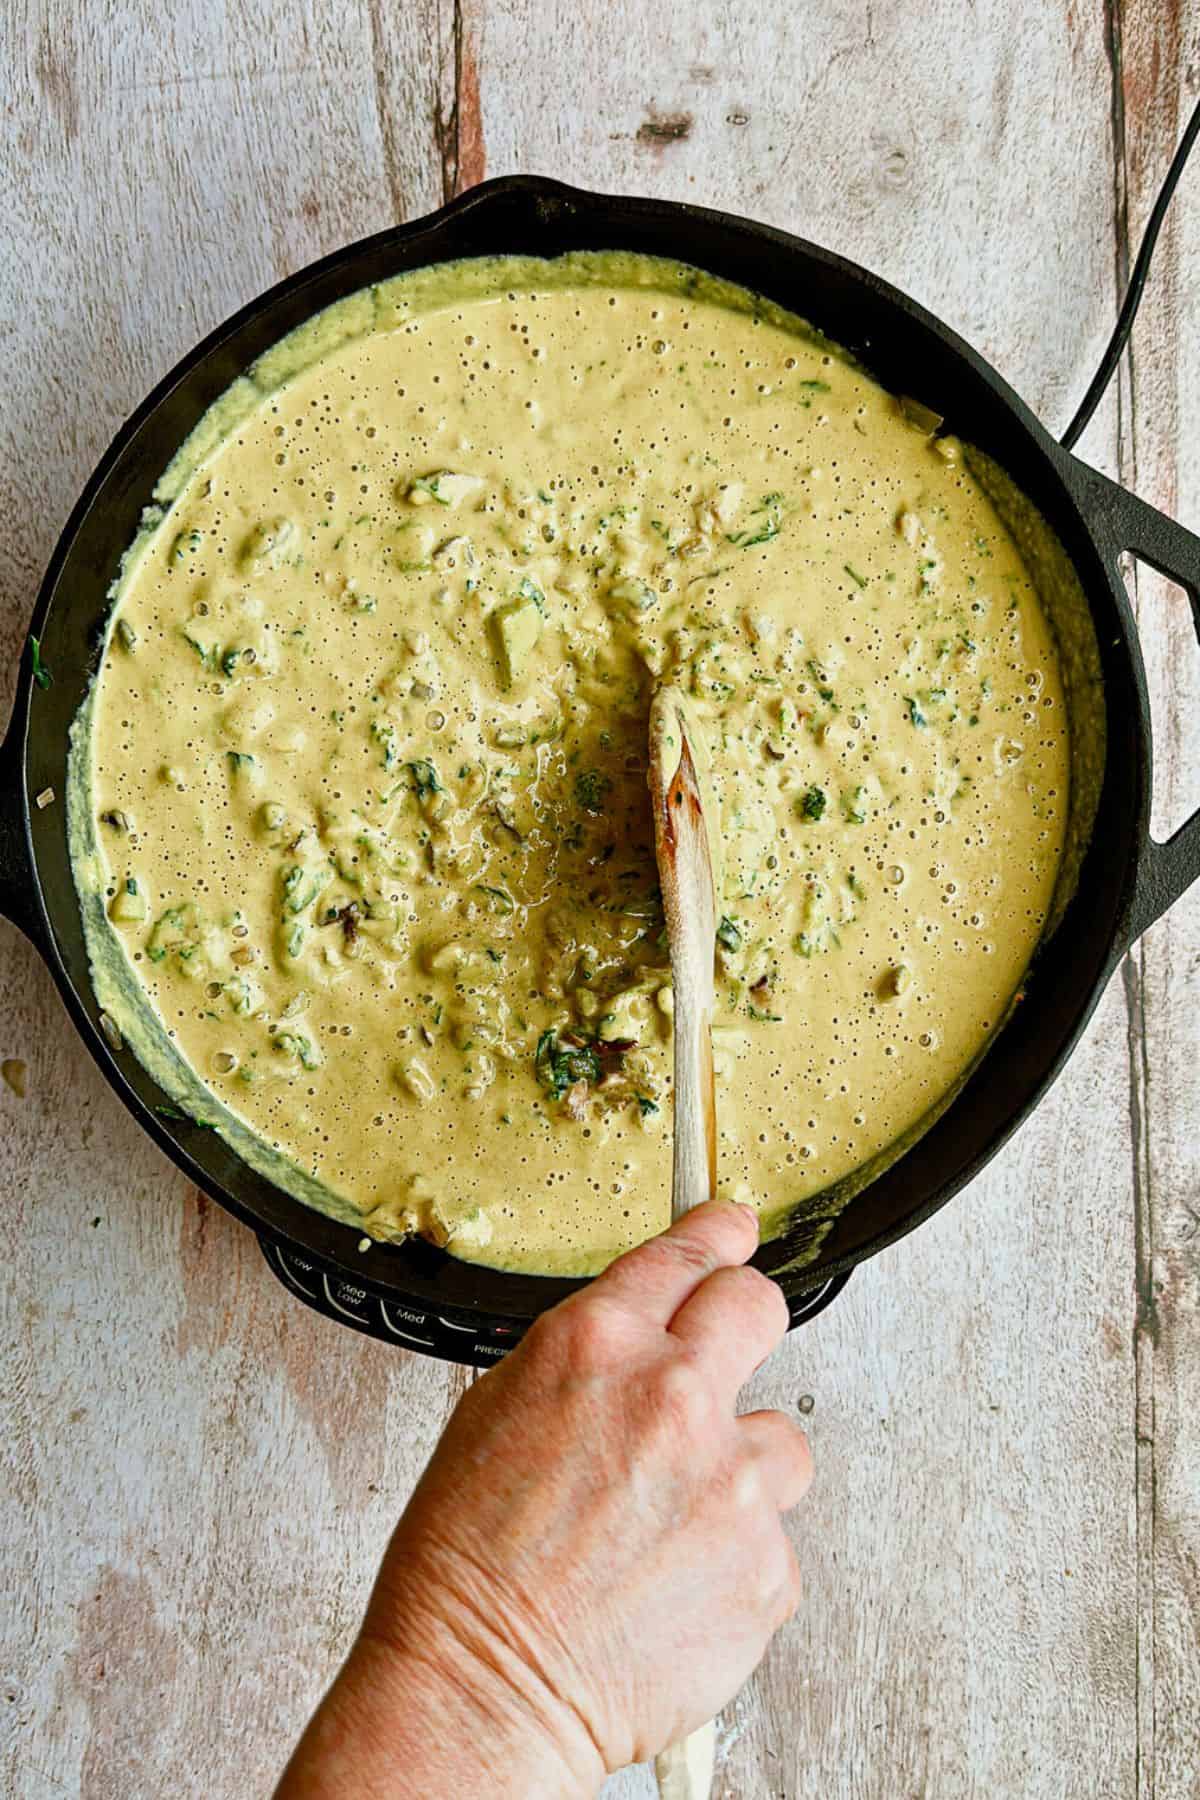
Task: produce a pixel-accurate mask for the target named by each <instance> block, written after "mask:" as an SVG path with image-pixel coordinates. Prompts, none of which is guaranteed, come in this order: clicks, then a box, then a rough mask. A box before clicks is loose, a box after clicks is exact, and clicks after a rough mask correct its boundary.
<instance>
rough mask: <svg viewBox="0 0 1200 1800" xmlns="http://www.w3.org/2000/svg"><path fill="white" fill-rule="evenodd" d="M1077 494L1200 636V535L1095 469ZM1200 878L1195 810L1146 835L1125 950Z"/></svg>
mask: <svg viewBox="0 0 1200 1800" xmlns="http://www.w3.org/2000/svg"><path fill="white" fill-rule="evenodd" d="M1083 474H1084V484H1083V487H1084V491H1083V495H1082V498H1083V499H1084V501H1085V504H1086V505H1087V508H1088V511H1089V513H1090V516H1091V520H1092V523H1093V525H1094V526H1095V527H1096V528H1097V531H1098V534H1099V536H1100V538H1101V542H1102V543H1103V542H1106V544H1107V549H1108V554H1109V556H1110V558H1111V560H1112V561H1113V563H1114V564H1115V563H1116V560H1117V557H1118V556H1119V555H1120V554H1121V552H1122V551H1123V550H1130V551H1132V552H1133V554H1134V555H1135V556H1137V557H1140V558H1141V560H1142V561H1143V562H1147V563H1149V564H1150V567H1151V568H1152V569H1157V570H1158V572H1159V574H1160V575H1165V576H1166V577H1167V579H1168V581H1174V582H1177V583H1178V584H1179V586H1180V587H1181V588H1182V589H1183V590H1184V592H1185V593H1186V595H1187V597H1188V599H1189V600H1190V602H1191V606H1192V621H1193V623H1194V624H1195V627H1196V636H1197V639H1200V537H1196V536H1195V535H1194V534H1193V533H1192V532H1190V531H1185V530H1184V528H1183V526H1182V525H1177V524H1176V523H1175V521H1174V519H1168V518H1167V516H1166V514H1165V513H1160V512H1159V511H1158V510H1157V508H1156V507H1153V506H1148V505H1147V504H1146V502H1145V501H1144V500H1139V499H1138V497H1137V495H1136V494H1131V493H1129V492H1128V491H1127V490H1126V489H1125V488H1123V487H1118V485H1117V483H1116V482H1115V481H1110V480H1109V479H1108V477H1107V476H1106V475H1101V474H1100V473H1099V472H1098V471H1097V470H1095V469H1085V470H1084V471H1083ZM1197 877H1200V810H1197V811H1196V812H1194V813H1193V814H1192V816H1191V818H1190V819H1188V820H1186V821H1185V822H1184V824H1182V825H1181V826H1180V827H1179V830H1178V831H1176V832H1175V833H1174V835H1173V836H1171V837H1169V838H1168V839H1167V840H1166V842H1165V843H1162V844H1160V843H1158V842H1157V841H1156V840H1155V839H1154V838H1152V837H1151V836H1150V835H1149V833H1147V834H1146V836H1145V837H1144V838H1143V839H1142V842H1141V844H1140V845H1139V846H1138V852H1137V869H1136V872H1135V875H1134V888H1133V903H1132V905H1131V907H1130V911H1129V921H1128V924H1127V925H1126V927H1125V930H1124V933H1123V934H1122V935H1123V939H1124V943H1123V948H1124V949H1126V950H1128V949H1129V947H1130V945H1131V944H1134V943H1135V942H1136V941H1137V939H1138V938H1140V937H1141V935H1142V933H1143V931H1145V930H1146V928H1147V926H1150V925H1153V923H1154V921H1155V919H1158V918H1161V917H1162V915H1163V913H1165V912H1166V910H1167V908H1168V907H1169V906H1173V905H1174V904H1175V902H1176V900H1178V899H1179V897H1180V895H1181V894H1183V893H1184V892H1185V891H1186V890H1187V889H1188V888H1189V887H1191V885H1192V883H1193V881H1195V880H1196V879H1197Z"/></svg>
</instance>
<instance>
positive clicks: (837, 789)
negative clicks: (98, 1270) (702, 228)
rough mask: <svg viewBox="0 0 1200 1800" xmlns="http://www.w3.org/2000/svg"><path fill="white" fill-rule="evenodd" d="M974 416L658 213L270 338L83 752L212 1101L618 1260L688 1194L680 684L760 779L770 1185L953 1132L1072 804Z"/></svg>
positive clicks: (754, 960)
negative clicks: (680, 1095)
mask: <svg viewBox="0 0 1200 1800" xmlns="http://www.w3.org/2000/svg"><path fill="white" fill-rule="evenodd" d="M937 425H938V421H937V420H935V419H933V418H932V417H931V416H930V415H929V414H928V413H926V412H925V411H924V409H923V408H921V407H919V406H914V405H912V404H911V403H908V402H905V401H903V400H897V399H895V398H893V397H892V396H890V395H888V394H887V393H885V392H883V391H882V389H881V388H879V387H878V386H877V385H876V384H875V383H874V382H873V381H871V380H870V379H869V378H868V377H867V376H866V375H865V374H863V373H862V372H860V371H859V370H858V369H857V368H856V367H855V366H854V365H853V364H852V363H851V362H850V360H849V359H847V358H846V357H844V356H842V355H841V354H839V352H838V351H837V350H836V349H835V348H834V347H833V346H831V345H829V344H828V343H826V342H825V341H824V340H822V339H819V338H818V337H816V336H815V335H814V334H813V333H812V332H810V331H809V330H808V329H807V328H806V327H804V326H803V325H802V324H801V323H800V322H799V321H798V320H795V319H793V318H790V317H789V316H787V315H784V314H781V313H778V312H776V311H774V310H773V309H771V308H768V307H767V306H766V305H765V304H763V303H760V302H757V301H755V300H754V299H753V297H752V296H750V295H748V294H746V293H744V292H742V291H740V290H737V289H732V288H727V287H722V286H720V285H718V284H717V283H715V282H714V281H711V280H709V279H708V278H706V277H701V276H699V275H698V274H697V272H696V271H694V270H688V269H685V268H682V267H680V266H678V265H675V264H669V263H665V262H659V261H655V260H652V259H646V258H635V257H626V256H616V255H608V256H599V255H581V256H577V257H574V258H571V259H564V260H562V261H559V262H554V263H547V262H536V261H532V260H528V259H522V260H520V261H517V260H512V261H510V260H507V259H504V260H496V261H488V262H486V263H478V262H475V263H469V264H460V265H456V266H455V265H451V266H448V267H443V268H442V269H440V270H437V271H426V272H424V273H423V274H422V275H421V276H420V277H415V276H414V277H404V278H400V279H398V280H396V281H395V282H392V283H390V284H388V285H387V286H386V287H384V288H380V289H375V290H371V291H370V292H368V293H364V294H360V295H356V296H354V297H353V298H352V299H351V300H349V301H346V302H343V303H342V305H341V306H340V307H338V308H336V309H334V311H333V312H332V313H327V314H324V315H322V316H321V317H320V318H318V319H317V320H316V321H314V323H313V325H311V326H310V327H308V328H306V329H305V331H304V332H302V333H300V334H298V335H297V336H296V337H295V338H294V339H293V340H288V341H287V342H286V343H285V344H284V345H283V346H280V347H279V348H278V349H277V350H276V351H275V352H272V353H271V355H270V356H269V357H268V358H265V359H264V360H263V362H262V363H261V364H260V365H259V367H258V368H257V370H255V371H252V376H251V379H249V380H247V381H245V382H242V383H240V384H239V385H238V387H237V388H236V389H235V390H232V391H231V394H230V395H229V396H228V397H227V400H226V402H223V403H222V404H221V405H219V406H218V408H217V409H215V410H214V412H213V414H212V415H210V417H209V419H208V420H207V421H206V422H205V423H204V425H203V426H202V427H201V428H200V430H199V431H198V432H197V434H195V437H194V439H193V441H192V442H191V444H190V445H189V446H187V447H186V448H185V451H184V452H183V453H181V457H180V459H178V461H177V464H176V465H173V468H172V470H171V471H169V472H168V476H167V477H166V478H164V483H163V487H162V496H163V505H162V507H161V508H160V509H159V510H158V511H156V512H155V514H153V515H152V516H150V517H149V518H148V520H147V523H146V528H145V530H144V531H143V533H142V534H141V536H140V537H139V539H138V542H137V543H136V544H135V545H134V546H133V548H132V549H131V551H130V553H129V555H128V556H127V558H126V561H125V565H124V568H123V571H122V576H121V579H120V582H119V584H118V587H117V590H116V600H115V606H114V610H113V616H112V619H111V621H110V626H109V632H108V638H107V642H106V647H105V651H104V655H103V659H102V663H101V667H100V670H99V674H98V677H97V680H96V683H95V686H94V688H93V692H92V695H91V697H90V699H89V701H88V705H87V707H86V709H85V714H84V715H83V716H82V717H81V721H80V727H79V729H77V733H76V745H75V756H76V759H77V761H78V762H79V763H80V766H81V772H82V775H83V787H82V791H83V792H84V794H85V796H86V801H85V805H84V808H83V811H84V813H85V815H86V816H85V817H84V818H83V819H82V822H81V823H80V822H79V821H76V825H75V826H73V829H75V830H76V841H77V857H76V862H77V876H78V880H79V885H80V889H81V894H85V895H86V894H88V893H90V894H92V896H93V897H94V898H95V899H96V900H97V901H98V902H102V904H103V911H102V912H101V913H100V915H99V916H100V920H101V924H102V925H103V930H102V931H99V932H98V931H96V930H93V932H92V953H93V959H94V961H95V962H96V963H97V965H98V966H99V965H100V964H103V963H104V962H105V959H108V962H109V965H110V967H113V966H116V964H117V963H119V964H120V968H121V972H122V978H123V979H127V978H130V977H131V978H132V986H133V987H134V988H136V989H137V991H138V992H139V993H140V995H141V997H142V999H143V1000H144V1002H145V1011H146V1017H147V1019H149V1020H150V1021H151V1022H152V1025H151V1027H149V1028H148V1029H151V1028H153V1026H154V1025H156V1026H157V1030H158V1032H159V1034H160V1035H161V1034H162V1033H165V1035H166V1038H167V1040H168V1041H169V1043H170V1045H171V1046H172V1047H173V1050H174V1051H175V1052H176V1053H177V1054H178V1058H179V1061H180V1065H181V1066H183V1065H186V1066H188V1067H190V1069H191V1070H192V1071H194V1072H195V1074H196V1075H198V1076H199V1077H200V1079H201V1081H202V1082H203V1084H204V1088H205V1089H206V1090H207V1097H209V1098H210V1099H211V1102H212V1104H211V1106H210V1107H209V1116H210V1119H211V1122H212V1123H214V1124H215V1125H216V1126H217V1128H218V1129H221V1130H229V1129H231V1128H233V1127H235V1126H237V1125H238V1123H239V1122H240V1128H242V1129H245V1128H248V1129H249V1131H250V1132H251V1133H252V1134H253V1135H254V1137H255V1138H256V1139H257V1140H259V1141H260V1142H261V1144H262V1145H263V1146H265V1148H266V1149H267V1150H269V1151H270V1152H272V1153H274V1156H275V1158H276V1159H277V1160H276V1163H275V1168H274V1173H275V1179H276V1180H278V1181H279V1182H280V1183H281V1185H283V1186H289V1185H290V1186H292V1187H293V1191H298V1192H303V1193H304V1194H305V1195H306V1197H308V1198H310V1199H311V1198H313V1197H314V1196H316V1198H317V1203H319V1204H325V1203H326V1200H325V1199H323V1198H322V1196H327V1203H328V1205H329V1206H330V1208H331V1209H332V1210H338V1211H340V1212H341V1213H342V1215H343V1216H348V1217H352V1218H354V1219H356V1220H358V1219H360V1220H361V1229H362V1230H363V1231H364V1232H365V1233H367V1234H369V1235H371V1236H375V1237H383V1238H397V1237H401V1236H403V1235H405V1234H407V1233H410V1232H420V1233H424V1234H426V1235H429V1236H431V1237H433V1238H434V1239H436V1241H438V1242H439V1243H444V1244H448V1245H449V1247H450V1249H451V1250H452V1251H453V1252H454V1253H455V1254H457V1255H459V1256H463V1257H466V1258H469V1259H474V1260H477V1261H482V1262H487V1263H492V1264H495V1265H498V1266H503V1267H518V1268H524V1269H528V1270H534V1271H546V1272H549V1271H555V1272H559V1271H570V1272H589V1271H593V1270H596V1269H598V1268H600V1267H602V1266H603V1265H604V1264H605V1263H606V1262H607V1261H608V1260H609V1259H610V1258H611V1257H612V1256H613V1255H615V1254H616V1253H618V1252H619V1251H621V1250H622V1249H624V1248H626V1247H627V1246H629V1245H631V1244H633V1243H635V1242H637V1241H639V1240H641V1239H642V1238H644V1237H645V1236H647V1235H648V1234H650V1233H652V1232H654V1231H657V1230H659V1229H661V1228H662V1227H663V1226H664V1225H665V1224H666V1223H667V1221H668V1219H669V1214H670V1163H671V1003H672V993H671V980H670V970H669V965H668V960H667V952H666V940H665V935H664V928H663V918H662V910H661V902H660V897H659V892H658V884H657V878H656V871H655V864H654V854H653V842H652V832H651V822H650V817H649V802H648V793H647V787H646V760H647V750H646V728H647V714H648V709H649V702H650V696H651V694H652V692H653V689H654V686H655V684H656V683H657V682H659V681H660V680H667V679H669V680H671V681H674V682H678V683H680V684H682V685H683V686H684V687H685V688H686V689H687V690H688V692H689V693H690V694H691V696H692V697H693V701H694V706H695V709H696V712H697V715H698V716H699V718H700V720H701V721H702V723H703V727H704V730H705V732H706V736H707V740H708V743H709V747H710V750H711V754H712V759H713V765H714V766H713V786H714V789H715V793H716V798H717V801H718V803H719V808H720V817H721V821H722V832H723V862H724V873H723V892H722V895H721V897H720V924H719V928H718V932H717V945H716V956H717V965H718V1010H717V1015H716V1019H715V1028H714V1044H715V1047H716V1054H715V1062H716V1068H717V1077H718V1111H719V1120H720V1181H721V1185H722V1188H723V1190H724V1192H725V1193H727V1194H728V1195H729V1196H731V1197H735V1198H749V1199H752V1200H753V1201H754V1202H756V1204H757V1205H758V1206H759V1208H760V1209H761V1211H762V1212H763V1214H764V1215H765V1217H766V1220H767V1223H768V1226H769V1227H770V1226H771V1225H772V1224H774V1225H778V1224H781V1223H782V1222H783V1219H784V1218H785V1217H786V1214H787V1211H788V1209H789V1208H790V1207H793V1206H794V1205H795V1204H796V1203H797V1202H801V1201H804V1200H806V1199H809V1200H812V1199H813V1197H815V1196H818V1195H821V1194H822V1193H824V1192H825V1191H827V1190H829V1189H830V1188H832V1187H834V1186H835V1184H838V1183H842V1184H843V1185H845V1184H846V1183H847V1181H848V1179H851V1178H853V1176H854V1174H855V1172H856V1171H862V1170H863V1169H864V1167H865V1166H866V1165H870V1164H871V1163H872V1162H873V1161H874V1160H875V1159H878V1158H880V1157H881V1156H882V1155H883V1154H884V1153H886V1151H887V1149H888V1147H889V1146H891V1145H893V1144H894V1143H895V1142H896V1141H897V1140H898V1139H900V1138H901V1137H903V1136H904V1135H905V1134H907V1133H911V1132H912V1131H913V1130H914V1129H916V1128H917V1127H918V1126H919V1123H920V1121H921V1120H922V1118H923V1117H925V1115H927V1114H928V1113H929V1112H930V1111H931V1109H933V1108H935V1107H936V1105H937V1103H938V1102H939V1100H940V1099H942V1098H943V1097H944V1096H945V1095H946V1093H947V1092H948V1090H950V1089H951V1088H952V1087H953V1086H954V1084H955V1082H956V1081H957V1080H958V1079H959V1078H960V1077H961V1076H962V1075H963V1074H964V1073H965V1072H966V1071H967V1069H968V1068H969V1067H970V1066H971V1065H972V1063H973V1062H974V1060H975V1059H976V1058H977V1057H978V1055H979V1054H980V1052H981V1050H982V1049H983V1048H984V1046H985V1044H986V1042H987V1039H988V1037H989V1034H990V1033H991V1032H992V1031H993V1030H994V1029H995V1028H996V1027H997V1026H998V1024H999V1023H1000V1022H1001V1021H1002V1019H1003V1017H1004V1015H1005V1012H1006V1009H1007V1008H1008V1006H1009V1005H1010V1003H1011V1000H1012V997H1013V995H1014V993H1015V991H1016V990H1017V989H1018V987H1019V985H1020V982H1021V978H1022V974H1023V971H1024V969H1025V967H1026V964H1027V963H1028V961H1029V958H1030V955H1031V953H1032V951H1033V949H1034V947H1035V944H1036V942H1037V939H1038V935H1039V932H1040V930H1041V928H1042V925H1043V923H1044V921H1045V919H1046V916H1047V912H1048V909H1049V907H1050V903H1051V896H1052V893H1053V890H1054V886H1055V878H1056V872H1057V869H1058V864H1059V859H1060V854H1061V850H1062V844H1063V832H1064V824H1065V820H1066V812H1067V797H1068V796H1067V787H1068V733H1067V718H1066V709H1065V707H1064V704H1063V692H1062V685H1061V679H1060V672H1059V666H1058V661H1057V658H1056V654H1055V648H1054V643H1053V640H1052V636H1051V632H1050V629H1049V626H1048V624H1047V621H1046V619H1045V617H1044V615H1043V613H1042V610H1041V608H1040V605H1039V601H1038V596H1037V594H1036V592H1035V591H1034V588H1033V585H1032V582H1031V580H1030V577H1029V574H1028V571H1027V569H1026V567H1025V565H1024V564H1023V562H1022V560H1021V557H1020V556H1019V554H1018V552H1017V549H1016V548H1015V546H1014V543H1013V542H1012V540H1011V539H1010V537H1009V536H1008V534H1007V532H1006V530H1005V528H1004V527H1003V526H1002V524H1001V523H1000V521H999V519H998V517H997V515H996V513H995V511H994V510H993V508H992V505H991V504H990V502H989V500H988V499H987V498H986V496H985V495H984V493H983V491H982V490H981V488H980V487H979V486H978V484H977V482H976V481H975V479H974V478H973V476H972V475H971V473H970V472H969V471H968V468H967V466H966V463H965V461H964V458H963V453H962V450H961V447H960V445H959V444H958V442H957V441H956V440H955V439H954V438H953V437H948V436H945V435H939V433H938V431H937ZM124 1029H125V1030H126V1032H127V1035H129V1033H130V1029H131V1028H130V1026H129V1024H128V1023H126V1024H125V1025H124ZM134 1041H135V1047H136V1038H135V1040H134Z"/></svg>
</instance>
